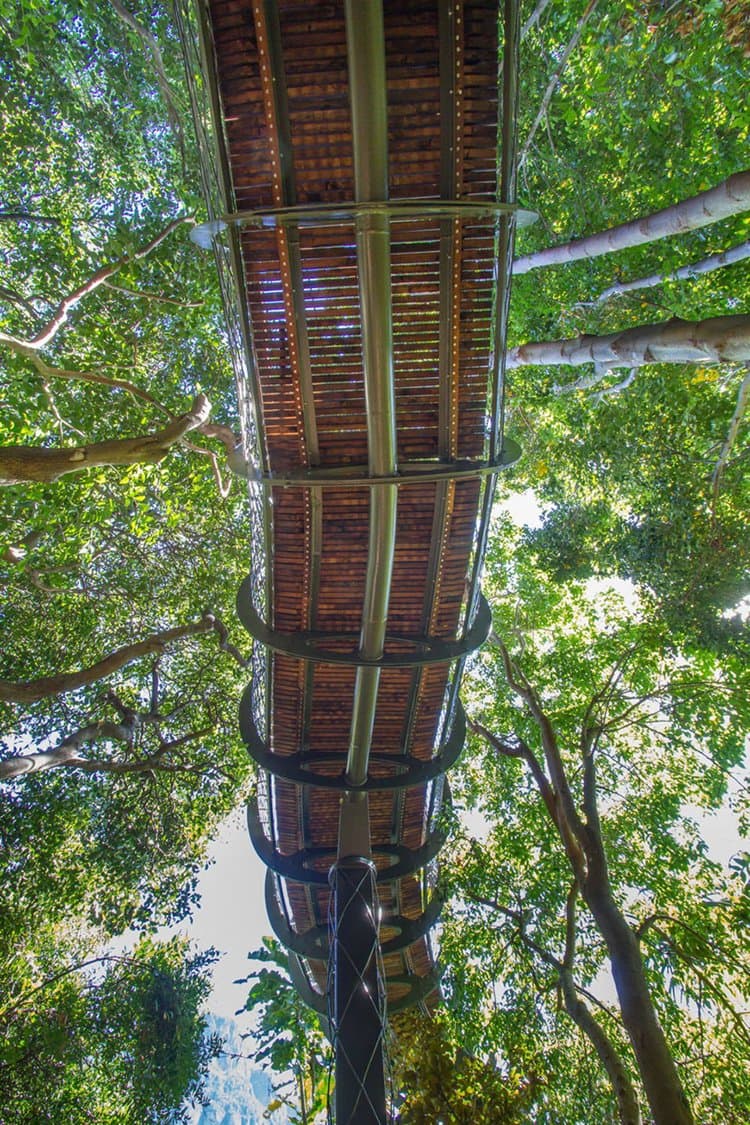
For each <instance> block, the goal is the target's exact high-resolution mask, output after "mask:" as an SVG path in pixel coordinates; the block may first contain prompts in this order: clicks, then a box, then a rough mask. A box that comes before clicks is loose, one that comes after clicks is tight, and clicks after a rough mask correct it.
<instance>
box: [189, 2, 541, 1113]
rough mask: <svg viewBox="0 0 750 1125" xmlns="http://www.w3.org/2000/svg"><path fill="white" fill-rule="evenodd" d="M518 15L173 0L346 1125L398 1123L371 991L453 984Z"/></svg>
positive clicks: (275, 690) (487, 6) (499, 416)
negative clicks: (385, 1104)
mask: <svg viewBox="0 0 750 1125" xmlns="http://www.w3.org/2000/svg"><path fill="white" fill-rule="evenodd" d="M517 8H518V6H517V3H515V2H508V3H507V4H506V9H507V10H506V11H505V13H504V17H503V13H501V18H500V26H498V6H497V2H496V0H451V2H448V0H384V2H383V3H382V4H381V2H380V0H345V2H344V0H340V2H334V0H296V2H295V0H210V2H208V3H204V2H201V0H199V2H198V3H197V5H196V6H195V7H188V6H185V7H184V8H183V9H181V12H180V20H181V25H182V26H181V34H182V37H183V48H184V50H185V54H186V60H187V66H188V73H189V78H190V81H191V84H192V95H193V99H194V111H195V117H196V125H197V128H198V132H199V144H200V149H201V156H202V165H203V175H204V190H205V194H206V199H207V202H208V206H209V211H210V215H211V220H212V221H211V222H210V223H209V224H207V225H206V226H205V227H204V228H203V231H202V233H203V235H204V236H206V237H207V238H208V237H211V238H212V240H213V246H214V250H215V253H216V255H217V261H218V264H219V270H220V277H221V279H222V285H223V290H224V296H225V303H226V308H227V319H228V328H229V331H230V334H231V336H232V350H233V354H234V359H235V363H236V366H237V378H238V387H239V393H240V404H241V410H242V418H243V438H244V443H245V456H246V459H247V462H248V477H249V488H250V498H251V506H252V513H253V521H254V524H253V526H254V535H253V542H252V544H251V553H250V559H249V570H250V573H249V576H248V578H247V580H246V582H245V583H244V584H243V586H242V588H241V590H240V594H239V600H238V608H239V613H240V617H241V619H242V621H243V623H244V624H245V626H246V627H247V629H248V631H249V633H250V634H251V636H252V637H253V638H254V640H255V644H254V650H253V651H254V656H253V675H252V681H251V683H250V685H249V686H248V689H247V691H246V692H245V695H244V697H243V700H242V704H241V724H242V730H243V734H244V738H245V741H246V743H247V746H248V750H249V753H250V754H251V756H252V757H253V758H254V759H255V761H256V762H257V764H258V767H259V770H258V791H257V798H256V799H254V800H253V801H252V802H251V803H250V806H249V808H248V823H249V829H250V836H251V838H252V842H253V844H254V846H255V848H256V850H257V851H258V853H259V855H260V856H261V858H262V859H263V860H264V862H265V863H266V864H267V867H268V874H267V883H266V901H267V908H268V914H269V919H270V922H271V925H272V927H273V929H274V931H275V932H276V934H277V936H278V937H279V938H280V940H281V941H282V942H283V943H284V945H285V946H286V947H287V948H288V949H289V951H290V964H291V966H292V972H293V976H294V979H295V981H296V983H297V985H298V988H299V989H300V991H301V993H302V995H303V996H304V997H305V999H306V1000H307V1001H308V1002H309V1003H310V1004H311V1005H313V1006H314V1007H315V1008H317V1009H318V1010H319V1011H320V1012H322V1013H324V1014H326V1015H328V1016H330V1017H331V1024H332V1028H333V1035H334V1038H338V1040H339V1045H340V1046H342V1045H343V1051H342V1052H341V1054H342V1058H343V1061H341V1062H340V1063H339V1064H338V1069H337V1097H338V1088H339V1086H341V1087H342V1088H344V1089H346V1086H347V1082H348V1081H349V1082H352V1083H355V1084H356V1083H357V1082H358V1083H359V1093H358V1094H357V1095H356V1098H355V1106H356V1108H355V1111H354V1113H353V1115H350V1116H349V1117H347V1118H343V1117H340V1121H341V1123H342V1125H343V1121H344V1120H351V1121H363V1122H365V1121H368V1122H369V1121H380V1120H381V1117H380V1116H378V1113H379V1111H378V1110H376V1108H375V1103H376V1100H377V1098H378V1097H379V1093H378V1087H379V1085H380V1086H382V1074H381V1075H380V1076H378V1075H377V1074H376V1073H375V1070H376V1068H375V1067H374V1066H373V1065H372V1062H373V1059H375V1058H376V1057H377V1054H378V1049H379V1036H380V1034H381V1032H380V1031H379V1030H376V1031H374V1032H372V1034H371V1036H370V1038H369V1039H368V1038H367V1035H366V1034H365V1033H364V1032H363V1027H364V1024H365V1023H367V1022H368V1014H367V1009H368V1006H369V1008H370V1010H372V1009H373V1007H374V1008H375V1009H377V1011H378V1012H380V1009H381V1008H382V1005H383V1003H386V1004H387V1009H388V1011H389V1012H391V1013H392V1012H396V1011H398V1010H399V1009H400V1008H403V1007H405V1006H408V1005H411V1004H417V1003H419V1004H427V1005H429V1004H430V1003H432V1002H434V1001H435V999H436V997H437V995H438V992H437V990H438V974H437V969H436V956H435V949H434V945H433V941H432V938H431V929H432V926H433V925H434V922H435V920H436V918H437V915H438V912H439V902H438V899H437V897H436V889H435V888H436V857H437V854H438V850H439V848H440V845H441V843H442V842H443V839H444V824H443V819H444V818H443V817H442V816H441V814H442V813H443V812H444V810H445V808H446V806H447V803H448V802H449V800H450V797H449V790H448V785H447V782H446V780H445V772H446V770H447V769H448V768H449V767H450V766H451V765H452V764H453V763H454V762H455V760H456V758H457V756H458V754H459V753H460V751H461V748H462V745H463V742H464V736H465V718H464V714H463V711H462V708H461V704H460V701H459V698H458V690H459V685H460V680H461V673H462V669H463V666H464V662H465V659H466V657H467V656H468V654H469V653H471V652H472V651H473V650H474V649H476V648H477V646H478V645H479V644H481V643H482V641H483V640H484V638H485V637H486V635H487V632H488V630H489V627H490V614H489V608H488V606H487V604H486V602H485V601H484V599H483V597H482V595H481V592H480V588H479V580H480V572H481V567H482V561H483V556H484V550H485V544H486V539H487V533H488V523H489V516H490V509H491V505H492V495H493V488H494V484H495V480H496V475H497V473H498V472H499V471H500V470H502V468H503V467H504V466H505V465H507V464H509V463H511V462H512V461H513V460H515V458H516V456H517V453H518V451H517V450H516V448H515V447H514V446H513V444H512V443H511V442H509V441H508V440H507V439H505V438H504V434H503V374H504V342H505V328H506V317H507V307H508V296H509V278H510V269H511V262H512V255H513V236H514V230H515V227H516V224H517V223H518V222H519V221H526V220H528V219H529V218H530V216H529V215H528V213H525V212H519V211H518V209H517V207H516V206H515V195H514V184H513V152H514V121H515V116H516V114H515V104H514V103H515V80H516V74H517V68H516V62H515V54H516V49H517V38H518V10H517ZM503 20H504V22H503ZM498 31H500V37H499V36H498ZM499 38H500V43H501V44H504V46H503V50H504V67H503V71H504V76H503V77H504V81H503V89H502V91H501V92H500V96H499V92H498V42H499ZM501 57H503V56H502V55H501ZM498 153H500V158H499V159H498ZM200 233H201V232H199V236H200ZM329 876H330V882H329ZM332 888H333V889H332ZM355 915H356V919H357V920H356V922H353V921H352V919H354V918H355ZM329 964H330V965H331V968H330V970H329ZM379 981H380V985H379ZM370 1022H371V1023H372V1021H370ZM381 1023H382V1021H381ZM381 1070H382V1067H381ZM341 1104H343V1103H339V1105H341ZM342 1112H343V1111H342ZM357 1114H359V1116H358V1115H357Z"/></svg>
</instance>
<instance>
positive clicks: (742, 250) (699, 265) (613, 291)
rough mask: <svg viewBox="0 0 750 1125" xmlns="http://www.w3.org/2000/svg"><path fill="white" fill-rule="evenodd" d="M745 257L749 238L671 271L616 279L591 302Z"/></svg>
mask: <svg viewBox="0 0 750 1125" xmlns="http://www.w3.org/2000/svg"><path fill="white" fill-rule="evenodd" d="M746 258H750V239H747V240H746V241H745V242H740V243H739V244H738V245H737V246H731V247H730V248H729V250H723V251H722V252H721V253H720V254H710V255H709V256H708V257H706V258H703V259H702V260H701V261H700V262H691V263H690V265H687V266H680V267H679V269H676V270H673V271H672V273H652V274H649V275H648V277H637V278H635V279H634V280H633V281H616V282H615V283H614V284H613V285H610V286H609V287H608V288H607V289H603V290H602V292H601V293H600V294H599V296H598V297H596V298H595V299H594V302H593V303H594V304H595V305H600V304H603V303H604V301H608V300H609V299H610V297H621V296H622V295H623V294H624V293H633V292H635V291H636V290H639V289H653V288H654V287H655V286H657V285H662V284H663V283H664V282H665V281H688V280H690V279H692V278H694V277H700V275H701V274H704V273H711V272H712V271H713V270H718V269H721V268H722V267H723V266H731V265H732V264H733V263H734V262H744V260H745V259H746Z"/></svg>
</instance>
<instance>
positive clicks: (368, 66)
mask: <svg viewBox="0 0 750 1125" xmlns="http://www.w3.org/2000/svg"><path fill="white" fill-rule="evenodd" d="M346 38H347V54H348V60H349V84H350V97H351V114H352V136H353V150H354V191H355V200H356V202H357V203H372V202H377V201H381V200H385V199H387V197H388V116H387V106H386V85H385V41H384V34H383V10H382V4H381V3H380V2H379V0H346ZM356 238H357V267H358V273H359V292H360V308H361V317H362V352H363V355H362V359H363V366H364V380H365V398H366V406H367V443H368V461H369V471H370V474H371V475H372V476H378V477H390V476H394V475H395V473H396V471H397V463H396V409H395V401H394V393H393V324H392V313H391V291H390V290H391V281H390V275H391V267H390V254H391V251H390V226H389V220H388V216H387V215H384V214H369V213H368V214H364V215H359V216H358V217H357V221H356ZM397 497H398V488H397V486H396V485H395V484H378V485H377V486H373V487H372V489H371V491H370V528H369V543H368V555H367V573H366V578H365V597H364V606H363V611H362V629H361V633H360V653H361V655H362V656H363V657H365V658H367V659H378V658H379V657H380V656H381V655H382V653H383V644H384V641H385V627H386V619H387V616H388V600H389V597H390V590H391V576H392V573H393V556H394V549H395V544H396V505H397ZM379 680H380V669H379V668H374V667H363V668H358V669H357V678H356V682H355V688H354V705H353V712H352V723H351V730H350V736H349V754H348V758H347V777H348V779H349V781H350V782H351V784H352V787H353V788H354V787H356V786H358V785H362V784H363V782H364V781H365V780H366V779H367V762H368V757H369V752H370V744H371V741H372V728H373V722H374V718H375V705H376V702H377V694H378V684H379Z"/></svg>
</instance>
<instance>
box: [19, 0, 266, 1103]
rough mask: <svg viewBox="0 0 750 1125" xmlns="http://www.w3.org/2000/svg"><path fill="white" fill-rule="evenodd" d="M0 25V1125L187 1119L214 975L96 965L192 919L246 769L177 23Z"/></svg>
mask: <svg viewBox="0 0 750 1125" xmlns="http://www.w3.org/2000/svg"><path fill="white" fill-rule="evenodd" d="M0 8H2V11H0V19H1V20H2V26H3V32H4V42H5V49H4V51H3V56H2V59H1V60H0V74H1V76H2V82H3V88H4V90H5V92H6V94H5V95H4V100H3V126H4V145H5V149H4V157H5V159H4V161H3V167H2V169H1V170H0V182H1V183H2V194H3V200H4V211H3V214H2V215H0V220H1V221H0V249H1V250H2V254H1V259H2V266H1V268H0V275H1V276H0V333H1V335H0V365H1V366H2V374H3V386H4V390H3V404H2V405H3V409H2V410H1V411H0V450H2V452H0V461H1V463H2V469H3V475H4V478H5V481H6V482H7V481H8V480H9V479H13V480H15V481H16V482H17V483H8V484H7V486H6V487H4V488H3V489H2V496H1V497H0V505H1V506H2V516H3V519H2V526H3V533H2V541H1V542H0V582H2V585H3V645H2V659H1V661H0V678H2V684H3V689H2V698H1V699H0V723H1V724H2V725H1V727H0V775H2V781H3V784H2V785H0V839H1V840H2V848H1V849H0V871H1V872H2V876H1V878H2V886H3V891H2V910H0V919H1V920H0V961H1V962H2V966H3V969H2V985H0V991H2V993H3V995H4V997H7V998H8V1002H9V1003H10V1002H11V1001H13V1002H15V1001H16V1000H19V999H23V1003H22V1007H21V1009H19V1013H18V1014H16V1015H13V1017H12V1019H11V1018H10V1017H9V1022H8V1023H6V1025H5V1026H4V1034H5V1039H4V1045H5V1046H6V1047H7V1050H8V1052H9V1053H7V1054H6V1055H5V1056H4V1057H3V1061H4V1062H5V1064H6V1066H5V1068H4V1070H3V1075H4V1079H5V1080H7V1082H9V1083H10V1084H11V1089H12V1092H13V1099H14V1101H13V1103H12V1104H13V1110H12V1112H13V1113H15V1114H16V1117H14V1118H12V1120H14V1121H15V1120H18V1121H19V1122H21V1121H29V1122H31V1121H42V1120H54V1121H61V1120H66V1121H68V1120H69V1121H71V1122H76V1121H79V1120H80V1121H84V1120H91V1119H96V1120H97V1121H108V1120H111V1121H113V1122H114V1121H118V1122H119V1121H127V1120H132V1121H138V1122H141V1121H148V1120H164V1121H166V1120H171V1119H175V1120H176V1119H177V1118H178V1116H179V1112H178V1111H179V1105H180V1102H181V1099H182V1097H183V1094H185V1093H190V1092H191V1090H192V1091H197V1089H198V1082H199V1073H200V1070H201V1068H202V1067H203V1061H202V1060H203V1058H204V1056H205V1054H206V1052H207V1050H208V1048H207V1047H206V1043H205V1042H204V1041H203V1039H202V1037H201V1034H199V1032H200V1024H201V1021H200V1017H199V1016H198V1014H197V1013H198V1007H199V1005H200V1002H201V1001H202V999H203V997H204V996H205V994H206V987H205V980H206V977H205V972H204V969H205V966H206V964H207V961H205V960H204V961H200V959H198V960H196V959H195V957H194V955H193V954H189V953H188V952H187V951H186V950H185V949H182V948H181V947H180V948H178V947H177V946H174V947H172V946H168V947H165V950H162V951H161V952H160V950H159V947H156V946H153V948H151V947H150V944H149V943H150V939H147V938H145V937H144V938H143V939H142V942H141V944H139V945H138V946H137V950H139V951H142V952H137V953H136V954H134V955H133V956H134V958H135V962H137V964H136V963H131V962H130V961H128V962H124V961H112V960H107V959H106V958H108V957H109V956H110V955H109V952H108V949H109V948H110V947H109V945H108V943H109V942H110V941H111V939H112V938H113V937H115V936H117V935H120V934H122V933H123V932H124V931H126V930H128V929H129V928H131V929H134V930H135V931H139V932H143V931H145V932H146V933H148V932H149V931H153V930H154V929H155V928H156V927H157V926H158V925H160V924H161V923H169V922H171V921H174V920H177V919H180V918H184V917H186V916H187V915H188V914H189V913H190V912H191V910H192V909H193V907H194V904H195V883H196V878H197V874H198V872H199V871H200V869H201V866H202V865H203V863H204V861H205V852H206V847H207V844H208V841H209V840H210V839H211V837H212V835H213V834H214V833H215V832H216V829H217V827H218V825H219V823H220V822H221V820H222V819H223V818H224V817H225V816H226V815H227V814H228V813H229V812H230V811H231V810H232V809H233V808H234V807H235V806H236V805H237V803H238V802H239V801H241V800H242V798H243V794H244V791H245V787H246V784H247V780H248V777H249V772H250V764H249V761H248V759H247V754H246V752H245V750H244V747H243V746H242V744H241V742H240V739H239V734H238V731H237V724H236V702H235V701H236V698H237V695H238V693H239V691H240V690H241V688H242V687H243V686H244V685H245V683H246V682H247V678H248V673H247V670H246V667H245V664H246V657H247V641H246V639H245V640H242V638H241V635H240V634H239V633H238V632H237V628H236V625H235V624H234V598H235V592H236V588H237V585H238V584H239V581H240V580H241V578H242V577H244V575H245V574H246V572H247V554H248V551H249V542H250V534H249V521H248V516H247V511H246V509H245V506H244V503H243V496H242V489H240V488H237V487H236V486H235V485H234V479H235V478H234V476H233V474H232V473H231V472H230V471H228V469H229V464H228V458H227V454H229V456H230V457H232V458H234V460H233V464H235V466H237V463H238V462H237V457H236V446H237V445H238V442H239V439H238V437H237V436H236V434H235V430H237V429H238V428H239V427H238V425H237V418H236V404H235V402H234V379H233V372H232V369H231V365H230V362H229V357H228V353H227V349H226V346H225V340H224V330H223V312H222V307H221V301H220V297H219V291H218V286H217V284H216V279H215V276H214V271H213V268H212V266H211V263H210V262H209V261H208V260H206V259H205V258H203V257H202V256H201V255H199V254H198V253H197V252H196V251H195V249H194V247H193V245H192V243H190V241H189V239H188V231H189V229H190V227H191V226H192V223H193V219H192V216H193V215H199V213H200V210H201V207H202V204H201V201H200V198H199V194H198V190H197V183H198V175H197V168H196V167H195V157H194V153H195V144H194V142H192V141H191V140H190V139H189V117H188V114H187V98H186V95H185V90H184V82H183V77H182V72H181V67H182V63H181V59H180V55H179V51H177V50H176V49H175V32H174V29H173V26H172V24H171V19H170V14H169V12H168V11H167V9H166V8H165V7H162V6H161V5H160V4H145V3H138V2H136V3H128V5H127V7H124V6H123V5H116V6H106V7H102V6H101V5H96V4H89V3H84V4H78V3H76V4H73V5H70V4H68V3H67V2H66V0H56V2H55V3H53V4H41V3H35V2H33V3H29V4H23V5H17V4H14V3H6V4H3V5H0ZM144 47H146V48H147V49H146V50H144ZM6 95H7V96H6ZM170 119H171V120H170ZM191 400H192V407H191V409H189V410H187V412H186V407H187V406H188V404H189V403H190V402H191ZM209 402H210V403H211V404H212V406H213V420H211V421H209V420H208V410H209ZM135 435H139V436H135ZM167 454H168V456H167ZM240 460H241V459H240ZM239 467H240V468H241V465H240V466H239ZM82 468H85V471H77V470H79V469H82ZM70 470H73V471H70ZM207 606H210V610H211V611H210V613H209V611H208V610H207V609H206V607H207ZM53 766H54V767H55V768H51V767H53ZM149 950H150V951H149ZM101 958H105V959H104V960H101ZM141 961H143V966H142V967H141ZM84 962H97V963H96V964H92V965H89V966H84ZM149 966H150V967H149ZM63 970H64V971H63ZM68 970H70V971H68ZM60 972H63V975H62V976H61V977H59V979H58V977H57V974H58V973H60ZM173 1001H174V1003H173ZM175 1005H176V1006H175ZM161 1009H163V1013H164V1014H166V1016H167V1020H166V1021H165V1022H160V1020H161V1019H162V1016H161V1015H159V1014H158V1010H161ZM118 1012H119V1013H120V1015H119V1022H118ZM149 1013H150V1014H149ZM170 1013H172V1014H170ZM173 1015H174V1017H175V1018H174V1019H173ZM169 1028H174V1031H175V1035H176V1038H173V1039H172V1040H170V1038H169V1036H168V1035H167V1036H166V1037H163V1036H162V1039H161V1040H160V1039H159V1035H160V1034H161V1032H162V1031H165V1030H167V1031H168V1030H169ZM128 1036H130V1038H128ZM134 1059H137V1060H139V1065H138V1066H136V1065H134V1062H133V1060H134ZM149 1060H151V1061H149ZM155 1060H156V1061H155ZM157 1061H158V1067H157V1069H156V1070H154V1069H149V1067H151V1066H152V1063H153V1065H154V1066H156V1065H157ZM4 1079H3V1078H0V1081H3V1080H4ZM47 1087H48V1092H47ZM7 1088H8V1087H7V1086H6V1089H7ZM9 1104H10V1103H9V1101H8V1099H7V1098H4V1099H3V1110H4V1112H5V1113H6V1114H7V1115H8V1120H9V1121H10V1120H11V1117H10V1113H11V1109H10V1108H8V1106H9Z"/></svg>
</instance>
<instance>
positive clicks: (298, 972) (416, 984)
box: [289, 953, 441, 1017]
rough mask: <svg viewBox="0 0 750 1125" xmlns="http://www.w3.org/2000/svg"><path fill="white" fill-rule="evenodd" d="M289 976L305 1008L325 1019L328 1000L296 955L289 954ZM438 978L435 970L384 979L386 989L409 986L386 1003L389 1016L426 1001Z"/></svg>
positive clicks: (438, 981)
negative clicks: (403, 985)
mask: <svg viewBox="0 0 750 1125" xmlns="http://www.w3.org/2000/svg"><path fill="white" fill-rule="evenodd" d="M292 966H294V967H292ZM289 975H290V976H291V978H292V981H293V983H294V986H295V988H296V989H297V991H298V992H299V994H300V996H301V997H302V999H303V1000H304V1001H305V1003H306V1004H307V1006H308V1007H309V1008H312V1009H313V1011H314V1012H317V1013H318V1015H320V1016H326V1017H327V1016H328V998H327V996H326V995H325V993H323V992H318V991H317V990H316V989H314V988H313V987H312V985H311V984H310V982H309V980H308V979H307V974H306V973H305V971H304V969H303V968H302V963H301V960H300V958H299V957H298V956H297V954H296V953H290V954H289ZM440 976H441V973H440V970H439V969H438V968H435V969H431V970H430V972H429V973H426V974H425V976H423V977H417V976H409V975H407V974H403V975H400V976H397V977H386V978H385V985H386V987H388V985H391V984H408V985H409V986H410V987H409V991H408V992H407V993H406V995H405V996H401V997H400V998H399V999H398V1000H389V1001H388V1012H389V1014H391V1015H394V1014H395V1013H396V1012H402V1011H403V1010H404V1008H411V1007H412V1006H413V1005H414V1004H420V1003H421V1002H422V1001H423V1000H426V999H427V997H428V996H429V995H430V993H432V992H434V991H435V989H436V988H439V987H440Z"/></svg>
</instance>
